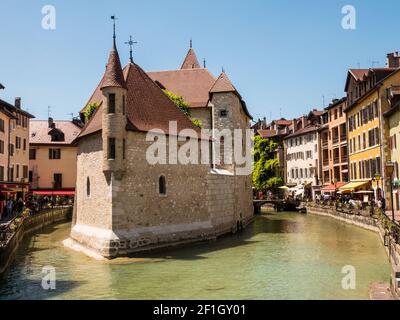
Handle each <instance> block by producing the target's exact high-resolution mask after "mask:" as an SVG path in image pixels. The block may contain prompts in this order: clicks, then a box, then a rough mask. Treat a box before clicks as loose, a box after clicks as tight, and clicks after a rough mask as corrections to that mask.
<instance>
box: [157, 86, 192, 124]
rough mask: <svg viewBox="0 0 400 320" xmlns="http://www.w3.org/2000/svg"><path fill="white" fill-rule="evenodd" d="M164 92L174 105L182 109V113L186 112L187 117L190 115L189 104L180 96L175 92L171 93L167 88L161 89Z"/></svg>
mask: <svg viewBox="0 0 400 320" xmlns="http://www.w3.org/2000/svg"><path fill="white" fill-rule="evenodd" d="M163 91H164V93H165V94H166V95H167V97H168V98H169V99H170V100H171V101H172V102H173V103H175V105H176V106H177V107H178V108H179V109H181V110H182V112H183V113H184V114H186V115H187V116H188V117H189V118H190V116H191V113H190V108H189V104H188V103H187V102H186V101H185V100H184V99H183V97H182V96H178V95H176V94H175V93H172V92H171V91H168V90H167V89H163Z"/></svg>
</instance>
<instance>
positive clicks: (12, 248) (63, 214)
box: [0, 207, 72, 275]
mask: <svg viewBox="0 0 400 320" xmlns="http://www.w3.org/2000/svg"><path fill="white" fill-rule="evenodd" d="M71 213H72V208H71V207H65V208H54V209H47V210H44V211H43V212H41V213H38V214H36V215H34V216H31V217H28V218H26V219H25V220H24V221H23V223H22V225H21V226H20V227H19V228H18V229H17V231H16V232H15V233H14V235H13V236H12V238H11V239H10V240H9V242H8V243H7V245H6V246H5V247H0V275H1V274H3V273H4V272H5V271H6V270H7V268H8V267H9V265H10V264H11V263H12V261H13V259H14V257H15V254H16V252H17V250H18V247H19V245H20V243H21V241H22V240H23V239H24V237H25V236H27V235H29V234H31V233H32V232H35V231H37V230H38V229H41V228H43V227H45V226H47V225H50V224H53V223H57V222H61V221H66V220H67V219H70V217H71Z"/></svg>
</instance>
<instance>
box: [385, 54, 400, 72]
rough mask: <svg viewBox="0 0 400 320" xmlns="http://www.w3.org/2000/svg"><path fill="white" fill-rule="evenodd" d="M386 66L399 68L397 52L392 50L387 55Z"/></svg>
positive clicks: (399, 57) (399, 61)
mask: <svg viewBox="0 0 400 320" xmlns="http://www.w3.org/2000/svg"><path fill="white" fill-rule="evenodd" d="M386 66H387V67H388V68H400V55H399V52H398V51H396V52H392V53H389V54H388V55H387V65H386Z"/></svg>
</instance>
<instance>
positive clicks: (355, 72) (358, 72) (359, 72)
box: [349, 69, 369, 80]
mask: <svg viewBox="0 0 400 320" xmlns="http://www.w3.org/2000/svg"><path fill="white" fill-rule="evenodd" d="M368 70H369V69H350V70H349V72H350V73H351V74H352V76H353V77H354V78H355V79H356V80H362V78H363V77H364V76H365V75H366V74H367V73H368Z"/></svg>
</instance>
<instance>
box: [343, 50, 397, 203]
mask: <svg viewBox="0 0 400 320" xmlns="http://www.w3.org/2000/svg"><path fill="white" fill-rule="evenodd" d="M388 57H391V56H390V55H388ZM392 58H393V57H392ZM393 63H394V62H393V61H392V60H390V58H389V59H388V67H387V68H382V69H367V70H365V69H356V70H349V73H348V78H347V83H346V92H347V105H348V106H347V108H346V109H345V112H346V116H347V123H348V148H349V179H350V182H351V183H349V184H348V185H345V186H344V187H342V191H343V192H357V191H362V190H366V191H368V190H374V193H375V197H376V198H379V197H380V196H383V195H384V194H385V192H384V190H385V184H386V183H387V177H386V174H385V163H386V161H387V159H388V158H389V155H388V153H389V151H388V145H387V139H386V138H387V137H388V133H387V130H386V129H385V127H386V126H385V119H384V117H383V114H384V113H385V112H387V111H388V110H389V109H390V104H391V99H390V96H389V93H390V92H392V91H393V92H394V91H395V88H396V87H397V86H398V85H399V84H400V82H399V81H400V73H399V69H396V68H393ZM386 198H387V200H389V198H388V194H386ZM386 202H387V204H389V202H390V201H386Z"/></svg>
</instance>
